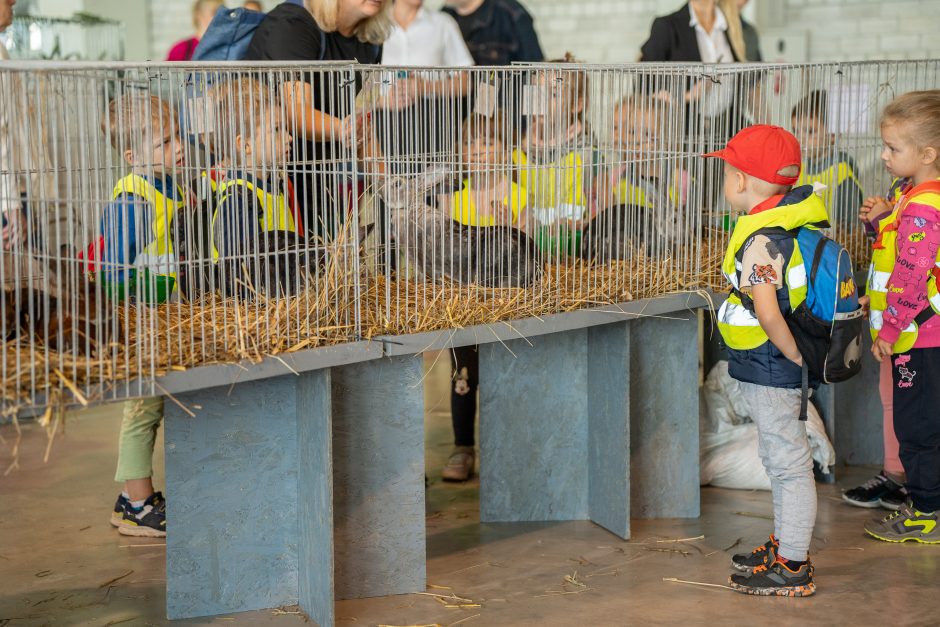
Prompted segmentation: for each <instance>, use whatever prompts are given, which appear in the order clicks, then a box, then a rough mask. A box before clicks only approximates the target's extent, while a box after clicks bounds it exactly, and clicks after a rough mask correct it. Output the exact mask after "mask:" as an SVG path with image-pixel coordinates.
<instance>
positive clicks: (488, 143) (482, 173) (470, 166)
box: [438, 112, 528, 481]
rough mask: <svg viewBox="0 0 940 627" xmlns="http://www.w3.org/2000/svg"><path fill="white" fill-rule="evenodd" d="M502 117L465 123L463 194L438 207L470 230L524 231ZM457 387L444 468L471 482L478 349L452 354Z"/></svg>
mask: <svg viewBox="0 0 940 627" xmlns="http://www.w3.org/2000/svg"><path fill="white" fill-rule="evenodd" d="M504 120H505V118H503V117H502V116H501V115H500V114H499V113H498V112H497V113H495V114H494V115H492V116H486V115H481V114H473V115H470V116H469V117H468V118H467V119H466V120H464V123H463V129H462V131H461V146H460V152H459V158H460V159H461V168H462V169H463V170H464V174H465V177H464V179H463V183H462V184H461V187H460V189H459V190H457V191H456V192H454V193H452V194H445V195H442V196H441V197H440V198H439V200H438V203H439V205H440V207H441V209H442V210H443V211H446V212H447V213H448V214H450V215H451V217H453V219H454V220H456V221H457V222H460V223H461V224H466V225H468V226H499V225H509V226H514V227H517V228H519V229H522V230H525V226H526V222H527V220H526V203H527V200H528V199H527V195H526V190H525V188H524V187H522V186H521V185H520V184H519V183H518V182H516V180H515V174H514V168H513V166H512V164H511V155H510V150H509V145H508V144H507V143H506V141H505V140H504V132H505V129H504V128H503V126H502V124H503V121H504ZM451 366H452V378H453V387H452V389H451V396H450V407H451V420H452V422H453V428H454V450H453V452H451V455H450V457H449V458H448V460H447V464H446V465H445V466H444V469H443V472H442V477H443V478H444V480H445V481H466V480H467V479H469V478H470V476H471V475H472V474H473V467H474V462H475V453H474V446H475V438H474V427H475V420H476V402H477V401H476V398H477V385H478V381H479V357H478V353H477V347H476V346H461V347H457V348H454V349H453V350H452V351H451Z"/></svg>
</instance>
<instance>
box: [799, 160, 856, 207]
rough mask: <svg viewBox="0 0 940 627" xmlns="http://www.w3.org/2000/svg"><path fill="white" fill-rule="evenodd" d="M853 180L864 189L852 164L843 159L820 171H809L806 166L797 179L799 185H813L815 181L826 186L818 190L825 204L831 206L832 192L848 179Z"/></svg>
mask: <svg viewBox="0 0 940 627" xmlns="http://www.w3.org/2000/svg"><path fill="white" fill-rule="evenodd" d="M849 180H850V181H853V182H854V183H855V185H856V186H857V187H858V189H860V190H861V189H862V186H861V184H860V183H859V182H858V179H857V178H856V177H855V172H854V171H853V170H852V166H850V165H849V164H848V163H846V162H844V161H841V162H839V163H835V164H833V165H831V166H829V167H828V168H825V169H823V170H820V171H819V172H809V171H807V169H806V168H805V167H803V168H801V169H800V178H799V180H798V181H797V183H796V185H797V187H799V186H802V185H813V184H814V183H822V184H823V185H825V186H826V187H825V188H824V189H821V190H820V191H819V192H817V193H818V194H819V195H820V196H821V197H822V200H823V204H824V205H826V207H831V206H832V205H831V204H830V202H831V200H832V192H833V190H835V189H836V187H838V186H839V185H841V184H842V183H844V182H846V181H849Z"/></svg>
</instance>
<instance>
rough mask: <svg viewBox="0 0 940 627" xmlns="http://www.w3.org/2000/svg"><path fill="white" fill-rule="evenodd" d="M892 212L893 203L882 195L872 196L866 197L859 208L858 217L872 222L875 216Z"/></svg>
mask: <svg viewBox="0 0 940 627" xmlns="http://www.w3.org/2000/svg"><path fill="white" fill-rule="evenodd" d="M890 212H891V205H890V204H889V203H888V201H887V199H885V198H882V197H881V196H870V197H868V198H866V199H865V202H863V203H862V206H861V207H859V209H858V217H859V219H860V220H862V221H863V222H871V221H872V220H873V219H874V218H877V217H879V216H881V215H884V214H887V213H890Z"/></svg>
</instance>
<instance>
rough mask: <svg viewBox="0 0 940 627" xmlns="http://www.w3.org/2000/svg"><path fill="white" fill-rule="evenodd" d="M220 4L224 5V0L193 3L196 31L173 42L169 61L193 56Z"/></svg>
mask: <svg viewBox="0 0 940 627" xmlns="http://www.w3.org/2000/svg"><path fill="white" fill-rule="evenodd" d="M220 6H222V0H196V2H194V3H193V28H195V29H196V32H195V34H194V35H193V36H192V37H188V38H186V39H183V40H181V41H178V42H176V43H175V44H173V47H172V48H170V51H169V52H168V53H167V55H166V60H167V61H189V60H191V59H192V58H193V52H195V51H196V46H198V45H199V40H200V39H202V36H203V35H205V34H206V30H208V28H209V24H211V23H212V18H213V17H214V16H215V12H216V11H218V10H219V7H220Z"/></svg>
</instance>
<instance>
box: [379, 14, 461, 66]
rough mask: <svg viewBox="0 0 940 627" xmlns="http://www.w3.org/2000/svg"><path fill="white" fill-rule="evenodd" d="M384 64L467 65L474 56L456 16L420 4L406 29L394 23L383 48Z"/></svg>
mask: <svg viewBox="0 0 940 627" xmlns="http://www.w3.org/2000/svg"><path fill="white" fill-rule="evenodd" d="M382 64H383V65H418V66H423V67H427V66H454V67H465V66H469V65H473V57H471V56H470V51H469V50H467V44H465V43H464V40H463V35H461V34H460V27H459V26H457V22H455V21H454V18H452V17H451V16H449V15H447V14H446V13H442V12H441V11H431V10H429V9H426V8H425V7H421V8H420V9H418V14H417V15H416V16H415V19H414V21H413V22H412V23H411V24H409V26H408V29H407V30H405V29H403V28H402V27H401V26H399V25H398V24H395V26H394V28H393V29H392V33H391V35H389V37H388V39H386V40H385V44H384V45H383V47H382Z"/></svg>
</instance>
